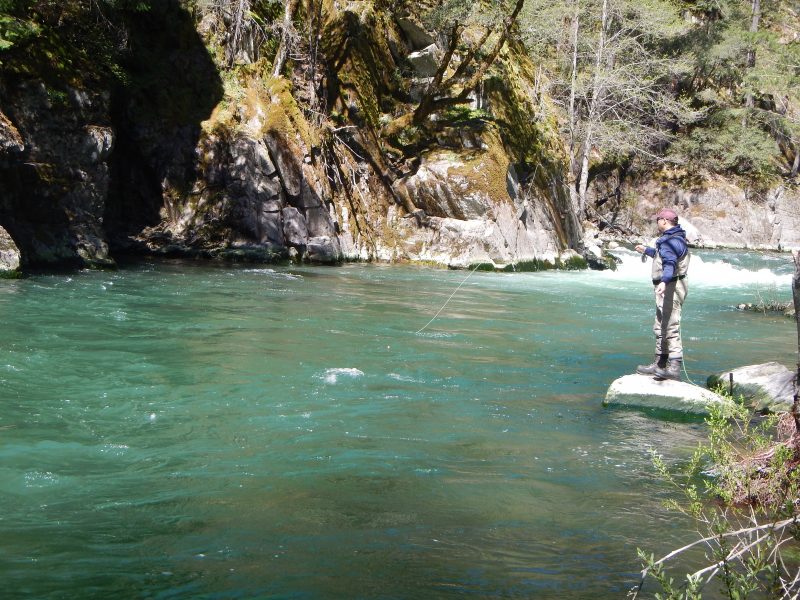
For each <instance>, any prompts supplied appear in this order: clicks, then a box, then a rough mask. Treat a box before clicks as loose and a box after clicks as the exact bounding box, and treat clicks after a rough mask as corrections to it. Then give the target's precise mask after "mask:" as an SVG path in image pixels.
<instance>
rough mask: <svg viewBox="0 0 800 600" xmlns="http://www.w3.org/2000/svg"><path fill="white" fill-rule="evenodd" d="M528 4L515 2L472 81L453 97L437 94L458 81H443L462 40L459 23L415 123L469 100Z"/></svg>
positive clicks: (415, 115) (421, 103) (482, 42)
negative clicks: (441, 109) (435, 112)
mask: <svg viewBox="0 0 800 600" xmlns="http://www.w3.org/2000/svg"><path fill="white" fill-rule="evenodd" d="M524 4H525V0H517V2H516V4H515V6H514V10H513V11H512V12H511V14H510V15H509V16H508V17H506V18H505V22H504V25H503V31H502V33H501V34H500V37H499V38H498V40H497V43H496V44H495V46H494V48H493V49H492V50H491V51H490V52H489V53H488V55H487V56H486V58H484V59H483V60H482V61H481V62H480V63H479V64H480V66H479V67H478V70H477V71H476V72H475V74H474V75H473V76H472V77H470V79H469V81H467V82H466V83H464V87H463V89H462V90H461V93H459V94H458V95H457V96H453V97H446V98H437V96H440V95H441V94H444V93H446V92H447V90H448V89H449V86H450V85H452V83H454V82H453V79H454V78H453V77H451V78H450V79H448V80H447V81H446V82H445V83H444V84H442V83H441V82H442V78H443V77H444V73H445V71H446V67H447V65H448V64H449V63H450V60H451V58H452V56H453V51H454V50H455V46H457V44H458V41H459V40H460V36H461V27H460V26H458V29H457V33H458V36H457V37H456V38H451V45H450V48H448V52H447V54H446V55H445V59H444V61H443V64H442V66H441V67H440V68H439V71H437V73H436V75H435V76H434V78H433V82H431V85H430V86H428V91H426V92H425V96H424V97H423V99H422V101H421V102H420V104H419V106H417V109H416V110H415V111H414V117H413V123H414V124H415V125H419V124H421V123H423V122H424V121H425V119H427V118H428V116H430V114H431V113H432V112H434V111H435V110H437V109H440V108H444V107H447V106H453V105H456V104H464V103H465V102H468V97H469V94H470V92H472V91H473V90H475V89H476V88H477V87H478V85H479V84H480V83H481V82H482V81H483V78H484V76H485V75H486V72H487V71H488V70H489V67H491V66H492V65H493V64H494V61H495V60H497V57H498V56H499V55H500V51H501V50H502V49H503V46H505V44H506V40H507V39H508V34H509V33H510V32H511V28H512V27H513V25H514V23H515V22H516V20H517V17H518V16H519V13H520V11H521V10H522V7H523V6H524ZM455 33H456V28H455V27H454V29H453V34H454V35H455ZM488 37H489V36H488V35H485V36H484V37H483V38H482V39H481V41H480V45H481V46H482V45H483V44H484V43H485V42H486V39H487V38H488ZM465 60H466V58H465ZM462 66H463V65H460V66H459V67H458V68H457V69H456V73H461V72H463V71H464V70H465V69H462V68H461V67H462Z"/></svg>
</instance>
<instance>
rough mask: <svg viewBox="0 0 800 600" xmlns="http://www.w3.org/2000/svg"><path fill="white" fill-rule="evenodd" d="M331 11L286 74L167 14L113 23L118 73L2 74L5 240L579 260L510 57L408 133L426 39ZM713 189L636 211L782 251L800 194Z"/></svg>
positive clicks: (561, 167)
mask: <svg viewBox="0 0 800 600" xmlns="http://www.w3.org/2000/svg"><path fill="white" fill-rule="evenodd" d="M300 4H301V5H302V3H300ZM322 6H323V9H322V12H321V13H320V14H318V15H316V16H313V15H300V16H299V17H298V18H301V19H309V18H312V16H313V18H315V19H317V20H318V22H319V23H320V25H319V30H320V36H319V40H320V43H319V47H318V48H316V50H315V51H314V52H311V51H310V50H308V53H307V56H306V58H305V59H297V60H296V61H295V62H294V63H292V64H291V66H290V68H289V69H288V70H287V72H286V74H285V76H282V77H277V78H274V77H272V76H271V74H270V71H271V66H272V63H271V61H272V57H271V56H264V55H263V53H262V52H260V51H259V49H258V44H257V41H256V40H257V35H258V31H257V30H256V29H255V28H254V26H252V24H251V29H252V30H248V29H245V30H244V31H239V32H238V34H236V35H234V32H233V29H232V28H233V21H232V15H230V14H226V13H224V12H220V11H216V12H207V13H201V12H194V13H190V12H189V11H188V10H186V8H185V7H184V5H183V4H182V3H181V2H179V1H178V0H165V1H164V2H163V3H158V4H157V6H154V7H153V8H152V9H151V10H149V11H144V12H141V11H138V12H133V13H125V14H123V16H122V17H120V19H121V21H120V23H119V24H118V27H119V29H120V30H121V31H122V30H124V31H125V36H124V44H123V45H122V49H121V50H120V55H119V60H118V64H117V65H115V67H114V69H116V70H121V71H122V73H123V74H122V75H119V74H117V75H116V76H114V77H111V76H105V77H96V76H88V75H87V76H85V77H82V76H80V75H76V74H75V73H74V72H73V73H72V74H71V75H70V76H61V77H59V78H55V79H54V78H53V77H52V74H49V73H48V72H46V71H47V70H46V69H45V70H41V65H40V70H39V71H37V68H36V66H35V64H34V65H31V66H30V67H26V68H17V69H10V70H9V69H0V227H4V228H5V229H6V230H7V231H8V233H9V234H10V236H11V238H13V240H14V241H15V242H16V245H17V246H18V247H19V249H20V251H21V255H22V260H23V263H24V264H25V265H27V266H37V265H55V264H70V265H77V266H100V267H103V266H109V265H111V264H113V259H112V257H113V256H114V255H116V254H119V253H122V252H153V253H159V254H166V255H181V256H198V257H220V258H227V259H234V260H259V261H271V260H284V259H293V260H308V261H315V262H325V263H336V262H339V261H341V260H346V259H357V260H384V261H397V260H402V261H424V262H433V263H438V264H442V265H452V266H461V267H464V266H468V265H471V264H475V263H478V262H481V263H493V264H494V265H495V266H497V267H501V268H502V267H504V266H508V265H512V266H516V265H520V264H523V263H527V264H528V265H532V266H534V267H536V268H538V267H541V266H543V265H546V264H548V263H549V264H551V265H555V264H558V263H559V262H560V261H563V260H565V259H567V258H569V257H571V256H574V255H575V253H574V250H575V249H578V250H583V248H582V245H583V228H582V225H581V223H579V221H578V219H577V218H576V215H575V214H574V211H573V209H572V207H571V205H570V202H569V199H568V195H567V193H566V188H565V185H564V178H565V172H566V164H565V159H564V153H563V148H562V146H561V141H560V139H559V137H558V128H557V123H556V121H555V117H554V114H555V111H554V110H547V109H546V102H544V101H543V100H542V99H541V98H540V99H539V101H538V102H537V104H536V105H534V104H533V103H532V100H531V98H535V97H536V91H535V89H534V86H533V83H532V80H533V78H532V77H531V73H532V71H533V69H532V66H531V65H529V64H527V63H526V60H527V59H525V58H524V56H523V55H522V54H521V53H518V52H515V51H514V48H513V46H511V47H510V48H508V49H507V50H506V51H505V52H504V53H503V55H502V56H501V58H500V60H499V61H498V64H497V66H496V68H495V69H494V71H493V75H492V76H491V77H490V78H489V79H488V80H487V81H486V83H485V85H483V86H482V87H481V88H480V90H479V91H478V92H476V93H475V94H474V95H473V97H472V99H471V104H470V105H468V106H462V107H460V108H459V109H458V110H455V111H450V112H449V113H442V114H440V115H438V117H437V118H436V119H434V120H433V121H432V122H431V123H430V124H429V125H428V126H426V127H425V128H424V129H420V128H419V127H417V126H415V125H413V124H412V123H411V121H410V120H409V118H408V117H409V115H410V113H411V111H412V110H413V106H414V105H415V102H417V101H418V100H419V96H420V94H421V93H422V91H423V90H424V89H425V86H426V85H427V84H428V82H429V80H430V79H429V78H430V76H431V73H432V70H435V65H436V61H437V60H438V59H439V57H440V55H441V49H440V48H438V46H437V45H436V41H435V39H434V38H433V37H432V36H430V35H429V34H427V33H426V32H425V31H424V29H423V28H422V27H420V26H419V24H418V23H416V21H415V20H414V18H413V15H407V16H406V17H400V18H397V19H395V18H393V17H390V16H389V15H388V14H387V13H385V12H382V11H380V10H377V9H376V8H375V7H374V6H373V4H372V3H370V2H351V3H333V2H325V3H323V5H322ZM54 31H57V30H54ZM17 60H23V58H22V55H21V54H18V55H17ZM76 60H77V59H76ZM84 60H85V57H84ZM114 69H110V70H111V71H114ZM114 72H116V71H114ZM543 107H545V108H543ZM719 188H720V186H716V187H714V186H712V187H708V188H704V189H703V190H688V191H683V192H681V191H676V190H675V189H670V188H664V189H658V190H648V191H647V197H648V198H649V199H650V200H651V202H650V203H649V204H648V203H647V202H645V203H643V204H642V207H643V210H645V211H646V210H649V208H650V207H651V206H653V207H654V206H656V205H662V204H667V205H671V204H676V205H679V207H680V208H681V212H682V213H683V214H685V216H686V217H687V218H688V219H689V220H691V221H692V222H694V223H695V224H696V226H697V229H698V230H699V231H700V232H701V233H702V236H703V240H702V241H703V242H705V243H716V244H722V243H732V244H738V245H764V246H769V247H775V246H777V245H781V246H786V245H789V244H792V243H794V240H795V237H796V234H795V233H794V232H796V231H798V228H797V224H796V223H795V220H796V217H795V216H794V215H793V214H792V211H791V208H790V207H791V205H792V204H793V203H794V202H795V200H796V198H795V195H793V194H794V192H790V191H787V190H782V191H780V192H775V193H773V194H772V195H768V196H767V197H765V198H763V200H758V201H757V202H754V201H753V200H752V199H751V198H746V197H744V198H741V202H740V201H739V196H738V195H737V193H734V192H731V191H730V190H726V191H725V192H724V193H720V192H719ZM651 192H652V193H651ZM723 213H724V217H723V216H722V215H723Z"/></svg>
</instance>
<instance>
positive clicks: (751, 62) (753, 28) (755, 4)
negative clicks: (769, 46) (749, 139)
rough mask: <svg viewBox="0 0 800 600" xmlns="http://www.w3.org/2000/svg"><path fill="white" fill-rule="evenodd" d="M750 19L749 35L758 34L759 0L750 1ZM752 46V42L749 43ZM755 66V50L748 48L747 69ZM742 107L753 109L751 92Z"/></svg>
mask: <svg viewBox="0 0 800 600" xmlns="http://www.w3.org/2000/svg"><path fill="white" fill-rule="evenodd" d="M752 11H753V12H752V17H751V19H750V33H758V24H759V21H761V0H752ZM751 44H752V42H751ZM755 66H756V49H755V46H752V45H751V46H750V48H749V49H748V50H747V69H748V70H750V69H752V68H753V67H755ZM744 105H745V107H746V108H753V106H754V105H755V102H754V100H753V92H752V91H748V92H747V94H745V98H744ZM746 122H747V114H746V113H745V116H744V117H743V118H742V126H743V127H744V126H745V125H746Z"/></svg>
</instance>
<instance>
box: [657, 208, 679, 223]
mask: <svg viewBox="0 0 800 600" xmlns="http://www.w3.org/2000/svg"><path fill="white" fill-rule="evenodd" d="M677 218H678V213H676V212H675V211H674V210H672V209H671V208H662V209H661V210H660V211H658V213H656V214H655V215H653V219H666V220H667V221H674V220H675V219H677Z"/></svg>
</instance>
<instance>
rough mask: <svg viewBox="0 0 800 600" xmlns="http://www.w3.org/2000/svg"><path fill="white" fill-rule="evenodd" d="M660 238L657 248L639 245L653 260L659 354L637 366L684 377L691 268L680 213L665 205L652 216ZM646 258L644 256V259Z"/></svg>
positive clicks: (650, 372) (665, 376) (666, 375)
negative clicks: (683, 338) (684, 319)
mask: <svg viewBox="0 0 800 600" xmlns="http://www.w3.org/2000/svg"><path fill="white" fill-rule="evenodd" d="M653 218H654V219H655V220H656V226H657V227H658V233H659V234H660V237H659V238H658V239H657V240H656V247H655V248H651V247H650V246H642V245H641V244H640V245H638V246H636V251H637V252H639V253H641V254H645V255H647V256H649V257H650V258H652V259H653V269H652V279H653V285H654V286H655V298H656V320H655V324H654V325H653V332H654V333H655V334H656V356H655V361H653V363H652V364H650V365H642V366H640V367H638V368H637V369H636V372H637V373H641V374H642V375H653V376H655V377H656V378H658V379H674V380H676V381H679V380H680V378H681V366H682V364H683V345H682V344H681V307H682V306H683V301H684V299H685V298H686V292H687V291H688V283H687V280H686V272H687V271H688V269H689V245H688V243H687V241H686V232H685V231H684V230H683V228H682V227H681V226H680V225H678V215H677V214H676V213H675V211H673V210H670V209H669V208H663V209H661V210H660V211H658V214H657V215H655V216H654V217H653ZM642 260H644V258H643V259H642Z"/></svg>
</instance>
